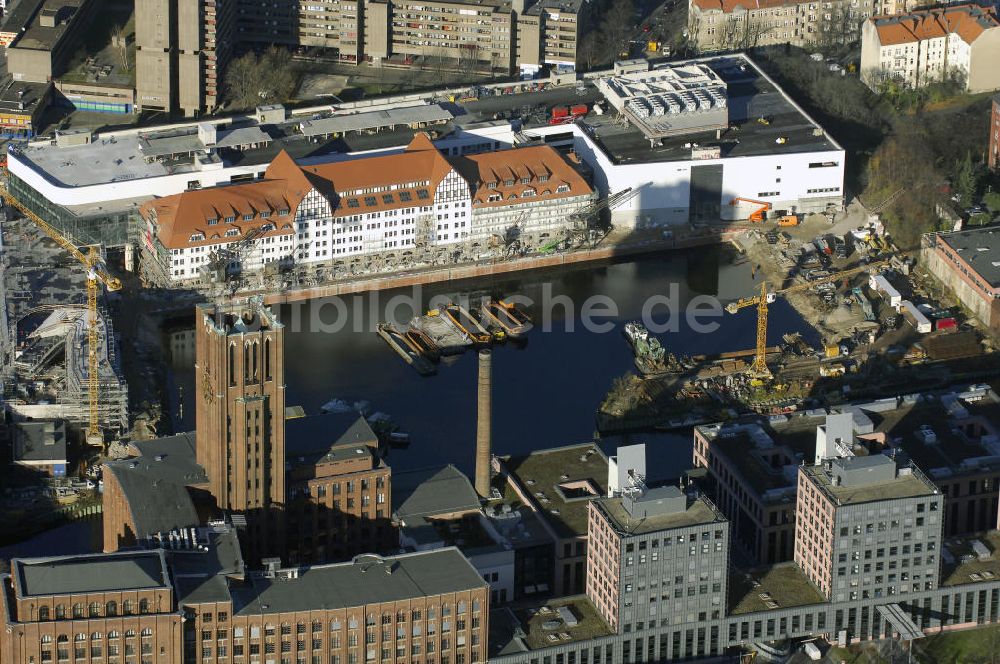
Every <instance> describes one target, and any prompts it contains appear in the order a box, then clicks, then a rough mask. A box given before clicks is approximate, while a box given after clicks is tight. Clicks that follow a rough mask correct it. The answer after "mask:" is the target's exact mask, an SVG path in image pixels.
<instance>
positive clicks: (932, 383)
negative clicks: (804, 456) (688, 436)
mask: <svg viewBox="0 0 1000 664" xmlns="http://www.w3.org/2000/svg"><path fill="white" fill-rule="evenodd" d="M750 203H755V202H754V201H750ZM750 207H751V210H750V211H749V212H747V213H746V215H745V217H744V218H746V219H747V223H746V224H745V228H744V230H743V231H741V232H739V233H737V234H736V235H735V236H734V237H733V238H732V239H731V241H730V245H731V249H732V255H733V259H732V260H733V262H734V263H736V264H748V265H749V271H750V275H751V277H752V279H753V281H754V286H753V290H754V294H752V295H749V296H747V297H743V298H741V299H738V300H736V301H733V302H729V303H728V304H726V307H725V309H726V311H727V315H755V316H756V332H757V333H756V338H755V339H754V338H749V339H746V340H745V341H744V340H742V339H740V340H738V341H734V342H733V343H734V346H735V347H734V348H733V349H732V351H729V352H725V353H721V354H718V355H715V356H704V355H696V356H678V355H676V354H674V353H672V352H671V348H670V343H669V340H668V339H666V338H664V339H660V338H657V337H654V336H652V335H649V334H648V332H646V331H645V329H644V328H642V326H641V324H640V323H638V322H635V323H630V324H629V326H638V330H639V331H638V336H639V339H638V340H637V339H635V338H634V337H635V336H636V333H635V332H634V331H633V332H632V334H629V331H630V330H634V329H636V328H635V327H632V328H630V327H629V326H626V336H627V337H628V340H629V343H630V344H631V346H632V348H633V352H634V354H635V357H636V369H637V371H636V372H635V373H633V374H628V375H625V376H622V377H621V378H619V379H617V380H616V381H615V383H614V385H613V386H612V387H611V389H610V390H609V392H608V395H607V397H606V399H605V401H604V402H603V403H602V404H601V406H600V408H599V409H598V413H597V424H598V428H599V429H600V430H601V431H602V432H609V433H610V432H620V431H629V430H637V429H649V428H657V429H677V428H682V427H687V426H691V425H694V424H698V423H701V422H705V421H716V420H718V419H720V418H724V417H726V414H727V413H733V412H744V411H747V410H750V411H756V412H759V413H762V414H780V413H787V412H792V411H796V410H802V409H809V408H813V407H819V406H823V405H830V404H837V403H841V402H843V401H844V400H846V399H848V398H857V397H859V396H870V397H877V396H878V395H880V394H885V393H893V392H894V391H907V390H919V389H930V388H934V387H939V386H941V385H946V384H948V383H950V382H953V381H955V380H962V379H966V378H968V379H973V380H976V379H981V380H988V379H989V377H990V376H991V375H992V374H993V373H995V371H996V368H997V363H996V362H995V360H994V359H993V354H991V353H989V352H988V351H990V350H992V349H993V346H992V341H991V337H990V335H989V334H987V333H986V331H985V330H984V329H983V328H982V326H981V324H980V323H979V322H978V321H977V320H976V318H975V317H973V316H971V315H969V312H968V311H965V310H964V309H963V307H961V306H960V303H958V302H957V301H956V300H955V299H954V298H953V297H952V296H950V295H949V294H948V293H947V292H946V291H945V290H944V289H942V288H941V287H940V285H939V284H937V283H936V282H935V280H934V279H933V278H932V277H930V276H929V275H928V274H927V273H926V272H925V270H924V269H923V267H922V266H921V265H918V264H917V262H916V260H915V254H914V253H913V252H912V251H906V250H904V248H900V247H896V246H895V245H894V244H893V242H892V239H891V238H890V237H889V236H888V235H886V234H885V232H884V229H883V227H882V224H881V223H880V222H879V219H878V214H877V210H876V211H875V212H872V210H869V209H864V208H862V207H861V206H860V205H856V208H857V209H854V210H848V211H847V212H846V213H845V214H843V215H838V216H837V217H836V218H832V217H831V218H827V217H824V216H822V215H811V216H806V217H802V216H797V215H788V214H787V213H785V212H784V211H777V212H776V213H775V211H772V210H770V208H769V206H767V205H766V204H761V205H760V206H759V207H755V206H753V205H751V206H750ZM779 298H781V299H786V300H787V301H788V303H789V304H790V305H791V306H792V308H793V309H794V311H795V312H796V313H797V314H798V315H800V316H801V317H802V319H803V321H804V323H805V324H806V325H807V326H809V327H811V328H812V329H813V330H815V332H816V333H817V335H818V337H819V341H820V343H819V344H818V345H817V344H814V343H808V342H807V341H806V340H805V339H804V338H803V335H802V334H800V333H798V332H789V331H788V330H783V329H780V328H778V327H777V326H776V325H770V326H769V321H768V308H769V305H772V304H773V303H774V302H775V301H776V300H777V299H779ZM741 312H747V313H742V314H741ZM721 322H722V324H723V325H725V320H723V321H721Z"/></svg>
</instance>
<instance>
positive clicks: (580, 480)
mask: <svg viewBox="0 0 1000 664" xmlns="http://www.w3.org/2000/svg"><path fill="white" fill-rule="evenodd" d="M500 473H501V475H503V476H505V477H506V480H507V483H506V486H505V487H504V493H505V494H507V495H510V494H513V495H512V497H517V498H519V499H520V500H521V502H523V503H524V504H525V505H527V506H529V507H530V510H531V512H532V513H534V514H535V515H536V516H537V517H538V519H539V520H540V521H541V523H542V524H543V525H544V527H545V529H546V531H548V533H549V535H550V537H551V544H550V547H551V548H552V549H554V554H555V555H554V573H555V577H554V581H555V585H554V587H552V588H549V589H548V590H551V594H553V595H555V596H557V597H558V596H561V595H576V594H579V593H581V592H583V591H584V589H585V588H586V582H585V578H586V560H587V537H588V531H589V527H588V523H589V516H588V504H589V502H590V501H591V500H592V499H594V498H597V497H600V496H604V495H606V493H607V477H608V458H607V457H606V456H605V455H604V453H603V452H602V451H601V450H600V448H599V447H597V446H596V445H594V444H593V443H585V444H583V445H570V446H567V447H557V448H553V449H548V450H539V451H537V452H533V453H531V454H528V455H523V456H513V457H509V458H506V459H503V460H501V464H500Z"/></svg>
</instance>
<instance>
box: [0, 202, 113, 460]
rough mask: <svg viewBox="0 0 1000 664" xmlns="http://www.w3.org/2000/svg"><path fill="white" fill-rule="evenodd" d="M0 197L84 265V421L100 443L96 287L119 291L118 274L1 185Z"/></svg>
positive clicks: (98, 255) (93, 442)
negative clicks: (85, 346) (85, 345)
mask: <svg viewBox="0 0 1000 664" xmlns="http://www.w3.org/2000/svg"><path fill="white" fill-rule="evenodd" d="M0 198H3V201H4V203H6V204H7V205H9V206H10V207H12V208H15V209H16V210H18V211H19V212H20V213H21V214H23V215H24V216H25V217H26V218H28V219H30V220H31V222H32V223H34V224H35V225H36V226H38V227H39V228H40V229H42V231H43V232H44V233H45V234H46V235H48V236H49V237H50V238H52V240H53V241H55V243H56V244H58V245H59V246H60V247H62V248H63V249H65V250H66V251H67V252H68V253H69V254H70V255H71V256H73V258H75V259H76V260H78V261H79V262H80V263H81V264H82V265H83V266H84V267H85V268H87V398H88V406H89V408H88V410H89V413H88V414H89V418H88V422H87V443H88V444H90V445H103V444H104V435H103V434H102V433H101V422H100V413H99V403H98V402H99V380H98V378H99V376H98V374H99V371H98V352H97V346H98V344H99V342H100V339H99V336H100V335H99V333H98V324H97V323H98V311H97V290H98V287H99V286H98V283H100V284H103V285H104V287H105V288H107V289H108V290H109V291H116V290H120V289H121V287H122V284H121V281H119V280H118V278H117V277H113V276H111V275H110V274H108V271H107V270H106V269H105V267H104V261H103V259H102V258H101V252H100V250H99V249H98V248H97V247H96V246H90V247H87V253H83V252H82V251H80V249H78V248H77V246H76V244H74V243H73V242H71V241H70V240H69V239H67V238H66V236H64V235H63V234H62V233H60V232H59V231H58V230H56V229H55V228H54V227H53V226H52V225H51V224H49V223H48V222H46V221H44V220H43V219H41V218H40V217H39V216H38V215H36V214H35V213H34V212H32V211H31V210H29V209H28V208H26V207H25V206H24V205H22V204H21V202H20V201H18V200H17V199H16V198H14V197H13V196H12V195H11V194H10V192H9V191H7V189H6V187H4V186H3V185H2V184H0Z"/></svg>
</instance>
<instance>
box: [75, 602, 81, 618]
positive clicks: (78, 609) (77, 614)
mask: <svg viewBox="0 0 1000 664" xmlns="http://www.w3.org/2000/svg"><path fill="white" fill-rule="evenodd" d="M73 617H74V618H82V617H83V604H80V603H76V604H74V605H73Z"/></svg>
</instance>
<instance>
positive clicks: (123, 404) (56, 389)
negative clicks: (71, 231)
mask: <svg viewBox="0 0 1000 664" xmlns="http://www.w3.org/2000/svg"><path fill="white" fill-rule="evenodd" d="M0 268H2V279H0V282H2V288H3V290H4V294H5V297H4V310H3V327H4V329H3V330H2V332H3V334H2V335H0V336H2V343H3V345H4V353H3V357H4V364H3V396H4V399H5V401H6V402H7V407H8V409H9V410H10V411H11V412H13V413H15V414H16V415H17V416H20V417H30V418H46V419H48V418H59V419H65V420H67V421H69V422H71V423H74V424H79V425H81V426H86V425H87V424H88V423H89V419H90V408H89V384H90V381H89V373H88V372H89V362H88V355H89V340H88V327H89V325H88V323H89V314H88V312H87V307H86V306H85V301H86V290H87V283H86V274H85V273H84V271H83V269H81V266H80V265H79V264H78V263H77V262H76V261H75V260H74V259H73V258H71V257H69V256H67V255H66V254H65V252H64V251H63V249H62V248H61V247H59V246H57V245H55V244H54V243H53V242H52V241H51V240H49V239H48V238H45V236H44V235H43V234H41V233H40V232H39V231H38V229H37V228H35V227H34V225H33V224H31V223H30V222H29V221H27V220H24V219H18V220H8V221H5V222H4V223H3V263H2V266H0ZM97 329H98V335H97V338H98V348H97V357H98V364H97V366H98V381H97V384H98V399H97V404H98V417H99V423H100V426H101V428H103V429H109V430H116V431H121V430H124V429H125V428H127V426H128V388H127V385H126V383H125V380H124V378H123V377H122V371H121V367H120V364H119V354H118V342H117V339H116V337H115V334H114V328H113V326H112V324H111V317H110V316H109V315H108V311H107V309H106V307H105V306H104V304H103V303H102V304H100V305H99V307H98V326H97Z"/></svg>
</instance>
